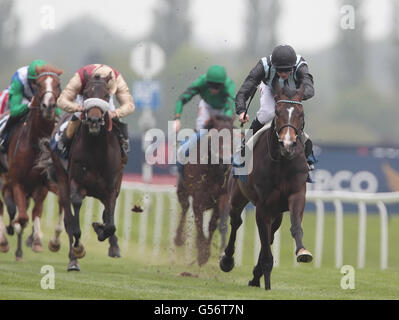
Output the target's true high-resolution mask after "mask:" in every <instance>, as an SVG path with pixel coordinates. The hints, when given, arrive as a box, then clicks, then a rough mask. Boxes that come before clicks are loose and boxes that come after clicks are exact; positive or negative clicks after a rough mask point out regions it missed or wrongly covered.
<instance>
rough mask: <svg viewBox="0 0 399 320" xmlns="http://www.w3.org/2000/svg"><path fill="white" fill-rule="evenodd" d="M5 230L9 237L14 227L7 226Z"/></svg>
mask: <svg viewBox="0 0 399 320" xmlns="http://www.w3.org/2000/svg"><path fill="white" fill-rule="evenodd" d="M6 229H7V233H8V235H10V236H12V235H14V227H13V226H7V227H6Z"/></svg>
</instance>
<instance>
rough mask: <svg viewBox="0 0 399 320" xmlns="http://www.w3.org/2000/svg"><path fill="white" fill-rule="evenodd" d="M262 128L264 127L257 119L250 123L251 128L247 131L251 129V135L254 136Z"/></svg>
mask: <svg viewBox="0 0 399 320" xmlns="http://www.w3.org/2000/svg"><path fill="white" fill-rule="evenodd" d="M263 126H264V125H263V124H261V123H260V122H259V120H258V118H255V119H254V120H253V121H252V123H251V126H250V127H249V129H252V130H253V132H252V135H255V133H257V132H258V131H259V130H260V129H262V127H263Z"/></svg>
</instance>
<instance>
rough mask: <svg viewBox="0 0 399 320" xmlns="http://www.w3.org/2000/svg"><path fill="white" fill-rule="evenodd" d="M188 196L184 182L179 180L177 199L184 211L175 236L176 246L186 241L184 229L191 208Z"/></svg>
mask: <svg viewBox="0 0 399 320" xmlns="http://www.w3.org/2000/svg"><path fill="white" fill-rule="evenodd" d="M180 179H181V178H180ZM188 197H189V196H188V193H187V190H186V189H185V188H184V186H183V183H182V182H179V184H178V185H177V199H178V200H179V203H180V206H181V208H182V211H181V215H180V221H179V225H178V227H177V229H176V236H175V245H176V246H182V245H183V244H184V241H185V237H184V233H183V229H184V223H185V221H186V215H187V211H188V209H189V208H190V202H189V201H188Z"/></svg>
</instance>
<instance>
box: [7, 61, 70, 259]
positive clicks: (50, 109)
mask: <svg viewBox="0 0 399 320" xmlns="http://www.w3.org/2000/svg"><path fill="white" fill-rule="evenodd" d="M36 72H37V76H36V79H35V82H34V83H33V84H32V86H33V89H34V92H35V95H34V97H33V99H32V102H31V106H30V109H29V111H28V113H27V114H26V116H25V118H24V120H23V121H20V122H19V123H18V124H16V125H15V128H14V130H13V134H12V136H11V139H10V144H9V148H8V153H7V160H8V172H5V173H4V174H3V179H4V180H6V181H3V194H6V196H5V201H6V205H7V207H8V208H9V214H10V218H11V219H10V220H12V217H11V215H12V214H11V212H10V210H12V211H13V214H14V215H15V206H14V203H15V205H16V207H17V209H18V215H17V218H16V220H15V221H14V222H13V226H14V229H15V231H16V233H17V235H18V247H17V251H16V259H17V260H21V259H22V234H23V230H24V228H25V227H26V225H27V223H28V221H29V217H28V213H27V209H28V205H29V199H30V198H33V200H34V202H35V205H34V207H33V211H32V220H33V228H32V235H31V236H30V237H29V238H28V241H27V244H28V245H30V246H31V247H32V249H33V250H34V251H36V252H41V251H43V245H42V237H43V235H42V232H41V229H40V217H41V215H42V210H43V202H44V200H45V198H46V196H47V193H48V191H49V190H51V191H53V192H55V193H56V192H57V190H56V188H55V186H54V185H50V183H49V180H48V179H47V177H46V175H44V174H43V173H42V172H41V171H40V170H39V169H37V168H35V165H36V161H37V159H38V157H39V154H40V149H39V140H40V139H42V138H44V137H49V136H50V134H51V132H52V130H53V128H54V125H55V121H56V100H57V98H58V96H59V95H60V91H61V88H60V80H59V76H60V75H61V74H62V71H61V70H60V69H58V68H55V67H53V66H50V65H46V66H42V67H36ZM11 191H12V192H11ZM10 208H11V209H10ZM59 214H60V215H62V209H61V208H60V211H59ZM0 229H1V228H0ZM61 230H62V229H61ZM8 231H9V233H11V229H10V228H8ZM58 231H59V230H56V233H57V232H58ZM1 232H2V230H0V233H1ZM0 238H1V237H0ZM3 244H4V243H3ZM58 245H59V243H58ZM58 249H59V246H58V248H57V247H56V248H54V250H58Z"/></svg>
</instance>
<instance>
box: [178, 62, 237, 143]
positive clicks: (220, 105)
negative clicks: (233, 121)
mask: <svg viewBox="0 0 399 320" xmlns="http://www.w3.org/2000/svg"><path fill="white" fill-rule="evenodd" d="M197 94H199V95H200V97H201V101H200V103H199V111H198V117H197V122H196V131H197V133H199V131H200V130H201V129H204V128H205V126H206V124H207V122H208V121H209V120H210V112H215V113H220V114H223V115H226V116H228V117H232V116H233V114H234V109H233V108H234V94H235V85H234V82H233V80H231V79H230V78H229V77H228V76H227V75H226V69H225V68H224V67H223V66H220V65H213V66H211V67H210V68H209V69H208V71H207V73H206V74H203V75H200V76H199V77H198V78H197V79H196V80H195V81H194V82H193V83H192V84H191V85H190V86H189V87H188V88H187V90H186V91H185V92H184V93H183V94H182V95H181V96H180V97H179V99H178V100H177V102H176V107H175V124H174V127H175V130H176V132H177V131H179V130H180V127H181V124H180V116H181V113H182V111H183V105H184V104H186V103H187V102H189V101H190V100H191V99H192V98H193V97H194V96H196V95H197ZM198 139H199V134H196V135H194V136H193V137H191V138H190V139H189V141H188V143H187V147H186V148H185V149H189V148H190V147H191V145H192V144H194V143H196V141H197V140H198Z"/></svg>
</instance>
